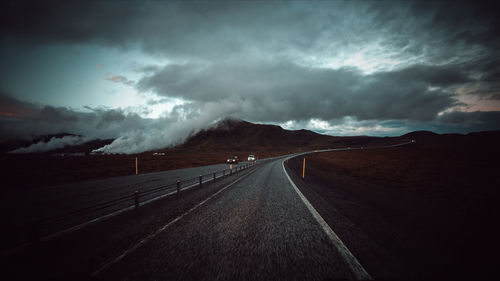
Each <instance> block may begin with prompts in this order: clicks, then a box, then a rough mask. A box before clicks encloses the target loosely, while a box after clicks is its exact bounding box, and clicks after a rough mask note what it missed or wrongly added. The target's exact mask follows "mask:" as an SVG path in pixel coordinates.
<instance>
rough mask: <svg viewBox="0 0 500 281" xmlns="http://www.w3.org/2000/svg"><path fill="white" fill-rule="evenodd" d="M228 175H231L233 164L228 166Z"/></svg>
mask: <svg viewBox="0 0 500 281" xmlns="http://www.w3.org/2000/svg"><path fill="white" fill-rule="evenodd" d="M229 174H230V175H232V174H233V164H229Z"/></svg>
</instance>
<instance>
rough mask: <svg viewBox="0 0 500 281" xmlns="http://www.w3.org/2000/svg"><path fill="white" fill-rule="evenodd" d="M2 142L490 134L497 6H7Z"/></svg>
mask: <svg viewBox="0 0 500 281" xmlns="http://www.w3.org/2000/svg"><path fill="white" fill-rule="evenodd" d="M0 15H1V17H0V23H1V24H0V31H1V35H0V60H1V61H2V64H3V67H2V68H1V69H0V134H1V137H0V138H1V139H0V141H8V140H14V139H24V140H29V139H32V138H34V137H36V136H40V135H49V134H58V133H69V134H73V135H72V136H65V137H63V138H59V139H52V140H50V141H48V142H46V143H39V144H34V145H32V146H30V147H28V148H21V149H18V150H17V151H15V152H20V153H23V152H34V151H46V150H48V149H50V148H51V147H52V148H53V147H61V146H64V145H65V144H78V143H82V142H84V141H88V140H92V139H97V138H99V139H115V140H114V141H113V142H112V143H110V144H109V145H106V146H104V147H102V148H100V149H99V150H98V151H102V152H117V153H138V152H143V151H148V150H154V149H161V148H165V147H167V146H171V145H176V144H179V143H182V142H183V141H184V140H185V139H186V138H187V137H188V136H190V135H192V134H193V133H195V132H197V131H199V130H201V129H204V128H207V127H209V126H212V125H213V124H215V123H216V122H217V121H219V120H221V119H224V118H226V117H232V118H239V119H243V120H247V121H250V122H254V123H264V124H276V125H280V126H282V127H284V128H286V129H303V128H304V129H309V130H313V131H316V132H319V133H324V134H329V135H374V136H396V135H402V134H405V133H407V132H410V131H414V130H431V131H434V132H437V133H450V132H457V133H468V132H474V131H483V130H498V129H500V55H499V52H498V50H499V49H500V36H498V35H499V34H500V32H499V28H500V22H499V21H500V17H499V16H498V12H497V9H495V8H494V5H493V2H470V1H468V2H464V3H462V2H457V1H415V2H410V1H404V2H401V3H400V2H396V1H382V2H368V1H366V2H365V1H352V2H344V1H332V2H328V1H317V2H314V1H313V2H305V1H304V2H301V1H299V2H295V1H294V2H281V1H273V2H270V1H269V2H268V1H229V2H227V1H226V2H219V1H202V2H174V1H157V2H135V1H134V2H128V1H106V2H103V3H101V2H72V1H64V2H50V1H49V2H45V1H44V2H38V3H31V2H17V1H16V2H9V3H7V4H4V7H2V11H1V12H0Z"/></svg>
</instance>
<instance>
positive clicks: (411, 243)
mask: <svg viewBox="0 0 500 281" xmlns="http://www.w3.org/2000/svg"><path fill="white" fill-rule="evenodd" d="M497 140H498V139H490V140H488V141H484V140H479V141H477V139H476V140H470V138H466V137H465V136H459V137H458V138H457V136H445V137H436V138H431V139H422V140H421V141H418V140H417V142H416V143H414V144H412V145H408V146H402V147H395V148H385V149H363V150H348V151H335V152H327V153H317V154H313V155H309V156H306V164H307V165H306V166H307V168H306V177H305V179H304V180H299V181H300V182H302V183H304V184H303V185H301V188H302V190H303V192H304V193H305V194H306V196H307V197H308V198H310V200H312V202H313V205H314V206H315V207H317V208H318V209H319V211H320V213H321V214H322V215H323V216H324V217H325V219H326V218H330V219H327V222H329V224H330V225H332V227H333V228H334V230H336V229H338V230H339V232H340V233H341V236H342V237H359V235H362V234H360V233H364V234H365V235H366V237H365V238H358V239H361V240H372V241H373V243H374V244H378V245H379V250H376V251H375V250H374V251H372V253H366V252H365V253H364V254H363V251H361V254H360V255H361V256H360V258H361V259H362V260H364V261H365V263H366V264H368V270H369V271H370V270H371V272H373V274H374V275H375V276H382V277H385V278H393V277H401V276H406V277H413V278H416V279H418V278H436V277H437V278H446V277H451V276H454V277H455V278H461V277H462V278H465V277H464V276H468V277H470V278H480V277H482V278H487V277H488V276H489V275H490V274H493V271H492V268H495V267H497V266H498V262H497V259H496V258H495V257H494V256H495V254H494V253H498V249H499V248H498V246H499V243H498V241H497V238H498V235H499V232H498V230H497V227H496V224H497V223H498V221H499V218H500V213H499V205H498V202H500V200H499V199H500V192H499V186H500V177H498V171H499V168H500V162H499V161H500V160H499V159H500V149H499V148H497V147H496V146H494V145H491V144H492V143H494V142H495V141H497ZM302 159H303V158H300V159H295V160H294V161H290V163H289V166H290V169H291V170H292V171H293V172H294V173H295V174H296V175H298V174H299V171H300V169H301V165H302V162H301V161H302ZM297 178H298V177H297ZM333 214H335V216H339V215H340V216H343V217H344V218H345V220H344V224H345V222H346V221H347V222H349V224H350V225H351V227H345V228H343V227H342V226H341V225H339V224H338V223H337V222H338V220H337V221H335V219H332V216H333ZM353 232H354V233H353ZM353 247H354V248H356V246H353ZM376 252H378V254H375V253H376ZM384 252H385V254H383V253H384ZM370 260H371V261H370ZM376 260H378V261H384V260H385V262H384V263H393V264H394V267H392V268H387V267H386V268H377V266H376V262H375V261H376Z"/></svg>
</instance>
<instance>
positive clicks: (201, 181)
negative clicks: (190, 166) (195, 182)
mask: <svg viewBox="0 0 500 281" xmlns="http://www.w3.org/2000/svg"><path fill="white" fill-rule="evenodd" d="M202 184H203V176H202V175H200V187H201V185H202Z"/></svg>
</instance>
